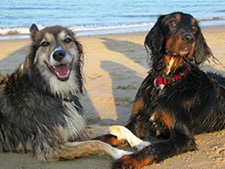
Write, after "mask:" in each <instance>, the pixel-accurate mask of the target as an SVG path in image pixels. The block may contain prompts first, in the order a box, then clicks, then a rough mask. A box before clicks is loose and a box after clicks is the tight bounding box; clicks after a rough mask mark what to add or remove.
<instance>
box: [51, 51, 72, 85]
mask: <svg viewBox="0 0 225 169" xmlns="http://www.w3.org/2000/svg"><path fill="white" fill-rule="evenodd" d="M52 60H53V61H51V62H53V63H50V64H47V65H48V67H49V69H50V70H51V71H52V72H53V73H54V74H55V75H56V76H57V78H58V79H59V80H61V81H65V80H67V79H69V75H70V72H71V70H72V62H73V60H72V59H68V56H67V55H66V52H65V51H64V50H61V49H60V50H56V51H54V53H53V54H52Z"/></svg>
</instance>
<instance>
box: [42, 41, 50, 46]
mask: <svg viewBox="0 0 225 169" xmlns="http://www.w3.org/2000/svg"><path fill="white" fill-rule="evenodd" d="M49 45H50V43H49V42H47V41H44V42H42V43H41V46H42V47H47V46H49Z"/></svg>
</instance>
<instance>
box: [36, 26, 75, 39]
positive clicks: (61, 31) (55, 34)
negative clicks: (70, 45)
mask: <svg viewBox="0 0 225 169" xmlns="http://www.w3.org/2000/svg"><path fill="white" fill-rule="evenodd" d="M68 36H69V37H71V38H72V37H73V33H72V31H70V30H68V29H67V28H65V27H61V26H53V27H47V28H45V29H43V30H41V31H40V32H39V36H38V37H39V38H40V39H48V40H53V39H56V40H58V39H63V38H66V37H68Z"/></svg>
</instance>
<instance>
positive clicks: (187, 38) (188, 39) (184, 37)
mask: <svg viewBox="0 0 225 169" xmlns="http://www.w3.org/2000/svg"><path fill="white" fill-rule="evenodd" d="M182 40H183V41H184V42H187V43H193V42H194V40H195V37H194V35H193V34H191V33H185V34H183V35H182Z"/></svg>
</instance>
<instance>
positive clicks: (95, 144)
mask: <svg viewBox="0 0 225 169" xmlns="http://www.w3.org/2000/svg"><path fill="white" fill-rule="evenodd" d="M131 153H132V152H129V151H124V150H121V149H118V148H115V147H112V146H111V145H109V144H107V143H104V142H101V141H98V140H89V141H81V142H65V143H62V144H59V145H57V146H54V147H48V148H46V149H43V150H41V149H38V150H36V153H35V156H36V157H37V158H38V159H39V160H41V161H57V160H60V159H69V160H70V159H74V158H77V157H82V156H88V155H91V154H108V155H110V156H111V157H112V158H114V159H118V158H121V157H122V156H124V155H129V154H131Z"/></svg>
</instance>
